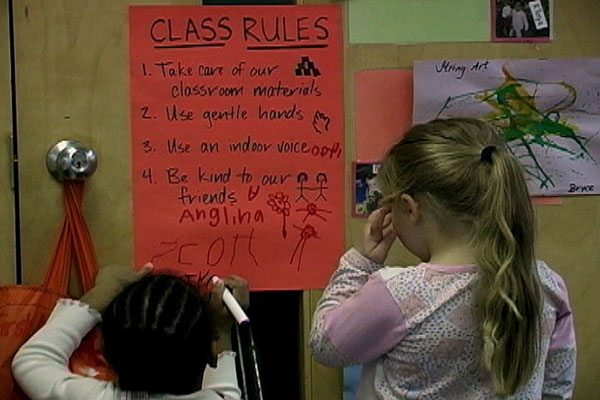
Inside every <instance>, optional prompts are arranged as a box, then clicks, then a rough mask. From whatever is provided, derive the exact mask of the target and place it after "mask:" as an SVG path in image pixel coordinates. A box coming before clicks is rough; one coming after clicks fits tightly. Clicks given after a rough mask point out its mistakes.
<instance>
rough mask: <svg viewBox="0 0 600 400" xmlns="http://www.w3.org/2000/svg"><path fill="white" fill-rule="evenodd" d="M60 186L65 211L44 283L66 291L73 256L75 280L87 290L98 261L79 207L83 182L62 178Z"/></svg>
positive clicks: (56, 289)
mask: <svg viewBox="0 0 600 400" xmlns="http://www.w3.org/2000/svg"><path fill="white" fill-rule="evenodd" d="M63 189H64V201H65V212H66V215H65V219H64V222H63V226H62V229H61V232H60V237H59V240H58V244H57V246H56V249H55V251H54V254H53V256H52V260H51V262H50V267H49V268H48V270H47V272H46V277H45V279H44V287H46V288H48V289H50V290H53V291H56V292H59V293H66V292H67V290H68V287H69V277H70V272H71V262H72V260H73V257H74V258H75V261H76V263H75V269H76V271H77V274H78V276H79V281H80V283H81V286H82V288H83V290H84V291H85V292H87V291H88V290H90V289H91V288H92V287H93V286H94V280H95V278H96V271H97V270H98V261H97V259H96V252H95V250H94V243H93V242H92V237H91V235H90V232H89V230H88V228H87V224H86V223H85V219H84V217H83V210H82V207H81V205H82V202H83V182H64V184H63Z"/></svg>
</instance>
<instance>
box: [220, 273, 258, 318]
mask: <svg viewBox="0 0 600 400" xmlns="http://www.w3.org/2000/svg"><path fill="white" fill-rule="evenodd" d="M218 281H220V279H219V278H218V277H216V276H213V277H212V282H213V284H215V283H217V282H218ZM223 303H225V306H226V307H227V309H228V310H229V312H230V313H231V315H232V316H233V318H235V320H236V321H237V323H238V324H240V325H242V324H244V323H248V322H250V319H249V318H248V316H247V315H246V313H245V312H244V309H243V308H242V306H240V303H238V302H237V300H236V299H235V297H233V294H231V292H230V291H229V289H227V287H225V288H224V290H223Z"/></svg>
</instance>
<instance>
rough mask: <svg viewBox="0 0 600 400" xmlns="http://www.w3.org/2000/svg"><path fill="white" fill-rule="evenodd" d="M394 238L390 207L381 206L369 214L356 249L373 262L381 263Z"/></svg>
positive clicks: (394, 232)
mask: <svg viewBox="0 0 600 400" xmlns="http://www.w3.org/2000/svg"><path fill="white" fill-rule="evenodd" d="M395 239H396V231H395V230H394V226H393V224H392V209H391V207H383V208H380V209H378V210H375V211H373V212H372V213H371V215H369V219H368V221H367V224H366V225H365V231H364V234H363V240H362V243H361V244H360V246H359V247H358V250H359V251H360V252H361V254H362V255H364V256H365V257H367V258H369V259H371V260H372V261H373V262H376V263H378V264H383V262H384V261H385V259H386V257H387V255H388V252H389V251H390V247H392V243H394V240H395Z"/></svg>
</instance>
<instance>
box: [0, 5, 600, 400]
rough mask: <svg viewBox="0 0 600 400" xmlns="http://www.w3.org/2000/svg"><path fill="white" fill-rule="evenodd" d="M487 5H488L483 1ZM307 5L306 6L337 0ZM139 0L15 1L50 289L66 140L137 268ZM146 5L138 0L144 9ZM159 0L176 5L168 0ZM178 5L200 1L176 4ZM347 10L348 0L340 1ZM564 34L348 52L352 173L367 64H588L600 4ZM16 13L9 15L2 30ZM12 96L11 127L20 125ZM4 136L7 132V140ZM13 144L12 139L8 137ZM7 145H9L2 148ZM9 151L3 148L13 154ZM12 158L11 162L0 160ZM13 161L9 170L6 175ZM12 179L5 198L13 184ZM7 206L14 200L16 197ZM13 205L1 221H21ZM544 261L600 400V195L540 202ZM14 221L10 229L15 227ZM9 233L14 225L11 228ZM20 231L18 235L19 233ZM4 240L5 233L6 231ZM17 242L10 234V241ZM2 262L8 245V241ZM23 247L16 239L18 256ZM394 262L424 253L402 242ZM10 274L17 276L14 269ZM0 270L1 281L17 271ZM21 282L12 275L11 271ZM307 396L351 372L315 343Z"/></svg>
mask: <svg viewBox="0 0 600 400" xmlns="http://www.w3.org/2000/svg"><path fill="white" fill-rule="evenodd" d="M482 1H483V0H482ZM329 2H332V1H326V0H321V1H319V0H317V1H314V0H306V1H305V3H329ZM128 3H129V1H127V0H121V1H119V0H111V1H106V0H93V1H92V0H91V1H85V2H74V1H71V0H38V1H35V2H29V1H25V0H15V1H14V2H13V4H14V5H13V7H14V19H15V30H16V32H15V44H16V50H17V54H16V56H17V59H16V63H17V77H16V78H17V101H18V109H17V111H18V124H19V145H20V149H21V154H20V163H21V164H20V168H21V170H20V176H21V196H22V206H21V229H22V237H21V238H22V246H23V252H22V258H23V268H24V276H25V281H26V282H29V283H35V282H40V281H41V278H42V276H43V272H44V269H45V267H46V266H47V265H48V261H49V257H50V254H51V251H52V248H53V245H54V241H55V238H56V236H57V231H58V228H59V223H60V218H61V215H62V205H61V195H60V187H59V185H58V184H57V183H55V182H54V181H53V180H52V179H51V177H50V175H49V174H48V173H47V172H46V170H45V166H44V159H45V154H46V151H47V150H48V148H49V147H50V146H52V145H53V144H54V143H55V142H57V141H58V140H60V139H63V138H70V139H76V140H80V141H83V142H85V143H87V144H88V145H90V146H92V147H93V148H95V149H96V151H97V152H98V155H99V160H100V163H99V169H98V171H97V172H96V175H95V176H94V177H93V178H91V179H90V180H89V182H88V184H87V188H86V195H85V200H84V208H85V212H86V217H87V221H88V224H89V225H90V227H91V230H92V235H93V237H94V240H95V243H96V247H97V251H98V256H99V261H100V264H101V265H103V264H108V263H120V264H130V263H131V262H132V259H133V257H132V240H131V239H132V238H131V231H132V221H131V177H130V173H131V172H130V156H129V155H130V133H129V99H128V75H127V74H128V66H127V15H126V12H127V7H126V6H127V4H128ZM136 3H137V2H136ZM154 3H155V4H165V3H167V2H165V1H156V2H154ZM174 3H178V4H182V3H187V4H190V3H191V4H193V3H194V1H189V2H183V1H179V2H174ZM340 3H342V4H343V6H344V7H346V4H345V2H340ZM556 3H557V4H556V9H555V16H556V24H555V28H556V29H555V32H556V39H555V40H554V41H553V42H551V43H547V44H494V43H460V44H456V43H444V44H429V45H410V46H400V45H352V46H349V45H346V48H345V87H346V90H345V110H346V138H347V143H346V154H347V161H348V162H347V163H346V165H347V167H346V168H347V171H346V172H347V173H350V164H349V163H350V161H352V160H353V156H354V154H353V152H354V150H353V148H354V146H353V142H352V140H353V132H354V115H353V107H354V105H353V87H352V76H353V73H354V72H355V71H357V70H359V69H365V68H381V67H410V66H411V65H412V62H413V60H415V59H424V58H442V57H446V58H450V57H454V58H483V57H487V58H499V57H581V56H600V24H599V23H598V21H600V7H598V6H597V4H596V1H594V0H578V1H576V2H562V1H561V2H559V1H557V2H556ZM5 20H6V17H5V15H4V14H2V13H1V11H0V28H2V29H4V28H3V27H4V26H5V25H4V23H5ZM2 35H3V33H1V32H0V94H1V93H6V90H5V87H6V84H5V82H4V79H5V78H4V77H5V76H6V74H4V73H2V72H3V71H4V68H8V67H7V66H5V64H6V63H4V62H3V60H4V59H5V58H6V57H4V53H3V51H5V50H4V47H3V46H4V43H7V39H5V38H4V36H2ZM2 96H3V95H0V129H4V127H5V126H6V127H10V122H9V121H10V115H9V114H7V115H6V116H5V115H4V114H5V112H6V111H5V110H6V108H5V107H3V105H4V103H3V102H2V101H3V99H4V98H3V97H2ZM0 135H3V133H0ZM3 143H4V142H3ZM2 146H4V145H2ZM2 146H0V151H4V150H2V149H3V147H2ZM0 159H1V158H0ZM2 168H4V167H3V166H2V167H0V174H3V170H2ZM2 179H3V178H2V177H1V175H0V201H3V202H2V204H7V203H6V202H5V201H4V197H2V196H5V192H7V191H6V190H5V186H4V183H3V182H4V181H3V180H2ZM347 193H348V195H347V196H346V199H347V200H346V201H347V207H346V210H347V211H346V212H347V213H348V214H347V215H348V218H347V222H348V223H347V226H346V240H347V244H348V246H350V245H351V244H353V243H355V242H356V241H357V238H358V237H359V234H360V229H361V226H362V223H363V220H359V219H353V218H350V217H349V209H350V206H349V203H348V202H349V199H350V195H349V193H350V191H349V188H348V191H347ZM6 201H11V200H10V199H8V200H6ZM5 208H6V207H2V211H0V212H1V213H2V214H0V221H8V220H10V216H5V215H4V212H5V211H4V210H5ZM538 214H539V217H540V222H539V232H540V234H539V256H540V258H543V259H545V260H546V261H547V262H548V263H549V264H550V265H551V266H553V267H554V268H555V269H556V270H557V271H559V272H560V273H561V274H562V275H563V276H564V277H565V279H566V281H567V284H568V286H569V290H570V293H571V300H572V304H573V308H574V312H575V320H576V329H577V335H578V341H579V347H580V349H585V350H584V351H580V354H579V358H578V368H579V373H578V380H577V388H576V393H577V398H578V399H582V400H583V399H591V398H594V397H595V396H596V394H595V390H596V388H595V384H596V383H597V382H598V381H600V362H599V361H598V358H597V357H596V356H595V355H596V353H598V352H599V351H600V342H599V341H598V340H596V338H595V335H594V334H595V333H596V332H597V331H598V330H599V329H600V319H599V318H597V310H595V308H596V304H598V303H600V290H598V289H597V285H598V284H599V283H598V282H600V279H599V278H600V254H599V251H600V250H599V249H600V228H599V226H600V224H599V223H598V222H597V221H600V198H598V197H586V198H583V197H582V198H571V199H568V200H565V202H564V204H563V205H561V206H544V207H538ZM5 225H6V224H5ZM3 229H4V228H3ZM10 232H11V234H12V230H10ZM0 235H5V234H4V233H3V231H2V230H0ZM5 236H7V237H9V236H10V235H9V234H7V235H5ZM0 243H2V244H0V246H1V247H0V256H2V257H3V260H4V253H6V254H8V253H10V251H8V253H7V250H4V249H5V247H4V243H5V241H4V239H3V237H0ZM11 248H12V244H11V245H10V246H9V247H8V249H11ZM391 261H392V262H394V263H399V264H408V263H412V262H414V258H412V257H410V256H409V255H408V253H407V252H406V251H404V250H402V249H400V248H399V247H397V248H395V249H394V251H393V254H392V257H391ZM6 274H7V273H6ZM6 274H5V270H4V268H3V267H0V279H4V278H3V277H4V276H5V275H6ZM6 276H9V275H6ZM318 296H319V292H318V291H311V292H306V293H305V295H304V301H303V305H304V312H303V314H302V316H301V321H302V323H303V325H302V326H303V327H304V329H303V332H304V333H305V334H306V332H307V329H308V326H309V324H310V316H311V312H312V310H313V309H314V305H315V304H316V301H317V300H318ZM301 351H302V353H303V357H302V360H303V382H304V398H305V399H315V400H316V399H327V400H330V399H335V398H341V374H340V371H339V370H335V369H329V368H325V367H322V366H320V365H318V364H317V363H316V362H314V361H313V360H312V359H311V358H310V356H309V354H308V353H307V352H306V351H305V347H304V346H303V347H302V348H301Z"/></svg>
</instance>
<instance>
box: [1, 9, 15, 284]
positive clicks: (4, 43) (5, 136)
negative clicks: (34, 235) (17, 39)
mask: <svg viewBox="0 0 600 400" xmlns="http://www.w3.org/2000/svg"><path fill="white" fill-rule="evenodd" d="M8 16H9V14H8V1H6V0H4V1H0V285H1V284H6V283H15V282H16V281H15V260H14V255H15V249H14V236H15V224H14V221H15V218H14V213H13V210H14V201H13V191H12V166H13V156H12V139H11V135H12V129H13V128H12V106H11V102H12V95H11V87H10V82H11V81H10V80H11V72H10V51H9V50H10V38H9V26H8V25H9V23H8V22H9V21H8Z"/></svg>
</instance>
